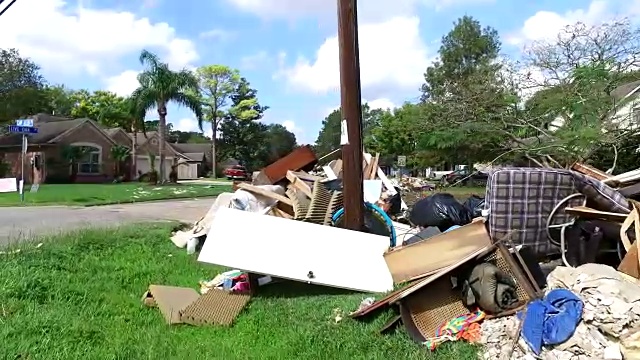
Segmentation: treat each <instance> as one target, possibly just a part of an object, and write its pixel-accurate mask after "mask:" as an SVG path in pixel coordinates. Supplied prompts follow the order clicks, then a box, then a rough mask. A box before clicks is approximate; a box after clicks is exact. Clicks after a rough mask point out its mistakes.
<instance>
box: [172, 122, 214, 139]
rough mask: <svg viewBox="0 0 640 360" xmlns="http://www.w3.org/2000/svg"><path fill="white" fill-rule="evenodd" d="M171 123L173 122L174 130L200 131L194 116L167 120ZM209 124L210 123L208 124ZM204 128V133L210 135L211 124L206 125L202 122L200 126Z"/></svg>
mask: <svg viewBox="0 0 640 360" xmlns="http://www.w3.org/2000/svg"><path fill="white" fill-rule="evenodd" d="M169 122H170V123H171V124H173V129H174V130H178V131H185V132H190V131H193V132H201V131H200V128H199V127H198V121H197V120H196V119H194V118H182V119H180V120H178V121H169ZM209 125H210V124H209ZM202 127H203V128H204V135H206V136H208V137H211V134H212V133H213V132H212V130H211V126H207V124H206V123H205V124H203V126H202Z"/></svg>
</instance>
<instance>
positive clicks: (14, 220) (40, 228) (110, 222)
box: [0, 198, 215, 246]
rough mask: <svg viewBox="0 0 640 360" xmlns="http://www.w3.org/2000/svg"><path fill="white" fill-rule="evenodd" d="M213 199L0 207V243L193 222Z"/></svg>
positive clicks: (205, 211)
mask: <svg viewBox="0 0 640 360" xmlns="http://www.w3.org/2000/svg"><path fill="white" fill-rule="evenodd" d="M214 201H215V198H207V199H198V200H173V201H154V202H144V203H137V204H123V205H106V206H93V207H68V206H40V207H35V206H33V207H31V206H30V207H0V246H2V245H6V244H9V243H14V242H20V241H24V240H26V239H32V238H34V237H37V236H41V235H48V234H55V233H59V232H61V231H68V230H74V229H79V228H85V227H105V226H118V225H122V224H127V223H134V222H143V221H162V220H165V221H166V220H174V221H182V222H186V223H192V222H195V221H196V220H198V219H199V218H201V217H202V216H204V215H205V214H206V213H207V211H208V210H209V208H210V207H211V205H212V204H213V202H214Z"/></svg>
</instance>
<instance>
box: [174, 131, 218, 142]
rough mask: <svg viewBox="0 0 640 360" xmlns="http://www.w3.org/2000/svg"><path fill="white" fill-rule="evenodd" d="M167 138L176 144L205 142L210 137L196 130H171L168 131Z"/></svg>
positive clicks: (209, 140) (208, 140)
mask: <svg viewBox="0 0 640 360" xmlns="http://www.w3.org/2000/svg"><path fill="white" fill-rule="evenodd" d="M169 139H170V141H171V142H173V143H178V144H187V143H188V144H207V143H211V139H210V138H209V137H207V136H204V135H203V134H202V133H200V132H196V131H180V130H172V131H170V132H169Z"/></svg>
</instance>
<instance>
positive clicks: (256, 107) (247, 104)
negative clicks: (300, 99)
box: [220, 78, 270, 170]
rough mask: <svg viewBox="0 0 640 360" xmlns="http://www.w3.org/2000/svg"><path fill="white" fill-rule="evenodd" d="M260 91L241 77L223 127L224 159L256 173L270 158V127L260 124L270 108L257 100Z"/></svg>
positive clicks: (221, 127)
mask: <svg viewBox="0 0 640 360" xmlns="http://www.w3.org/2000/svg"><path fill="white" fill-rule="evenodd" d="M257 95H258V92H257V90H255V89H253V88H252V87H251V85H250V84H249V82H248V81H247V80H246V79H244V78H241V79H240V82H239V83H238V85H237V86H236V90H235V91H234V93H233V95H232V96H231V106H230V108H229V111H228V112H227V115H226V117H225V120H224V121H223V122H222V124H221V126H220V132H221V134H222V137H221V140H222V142H223V145H224V146H223V149H224V152H223V154H224V156H225V157H232V158H235V159H237V160H238V161H240V163H242V164H243V165H244V166H246V167H247V168H249V169H251V170H254V169H259V168H261V167H262V166H264V165H266V163H267V161H268V158H269V150H270V149H269V146H268V142H267V129H268V127H267V125H265V124H263V123H261V122H259V121H258V120H260V119H261V118H262V115H263V114H264V112H265V111H266V110H267V109H268V107H267V106H262V105H261V104H260V103H259V101H258V97H257Z"/></svg>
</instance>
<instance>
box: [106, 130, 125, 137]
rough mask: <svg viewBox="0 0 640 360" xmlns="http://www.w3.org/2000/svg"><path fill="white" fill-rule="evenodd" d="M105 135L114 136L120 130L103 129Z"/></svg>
mask: <svg viewBox="0 0 640 360" xmlns="http://www.w3.org/2000/svg"><path fill="white" fill-rule="evenodd" d="M103 130H104V132H105V133H107V135H109V136H114V135H115V134H116V133H118V131H121V130H122V129H120V128H110V129H103Z"/></svg>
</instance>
